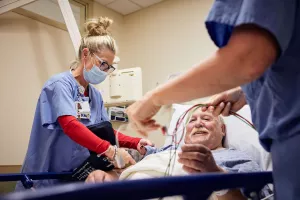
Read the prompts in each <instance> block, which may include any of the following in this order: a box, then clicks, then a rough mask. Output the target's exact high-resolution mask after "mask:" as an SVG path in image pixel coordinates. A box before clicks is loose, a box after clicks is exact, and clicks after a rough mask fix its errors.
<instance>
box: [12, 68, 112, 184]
mask: <svg viewBox="0 0 300 200" xmlns="http://www.w3.org/2000/svg"><path fill="white" fill-rule="evenodd" d="M78 95H80V93H79V86H78V83H77V81H76V80H75V78H74V77H73V75H72V74H71V73H70V72H69V71H68V72H64V73H61V74H58V75H55V76H53V77H52V78H50V79H49V80H48V81H47V82H46V83H45V85H44V86H43V89H42V92H41V94H40V97H39V100H38V103H37V107H36V111H35V116H34V121H33V126H32V130H31V135H30V141H29V146H28V150H27V154H26V157H25V161H24V163H23V166H22V173H23V172H64V171H70V170H72V169H74V168H76V167H78V166H79V165H80V164H81V163H82V162H83V161H84V160H85V159H87V158H88V157H89V155H90V153H89V151H88V149H87V148H85V147H83V146H81V145H79V144H77V143H76V142H74V141H73V140H71V139H70V138H69V137H68V136H67V135H66V134H65V133H64V132H63V130H62V128H61V127H60V125H59V124H58V122H57V118H58V117H60V116H63V115H71V116H74V117H76V118H77V114H76V110H75V103H74V102H75V101H77V100H78ZM89 98H90V108H91V119H89V120H88V119H81V120H80V121H81V122H82V123H83V124H84V125H86V126H88V125H93V124H96V123H99V122H101V121H108V116H107V113H106V111H105V108H104V104H103V100H102V96H101V94H100V92H99V91H98V90H97V89H96V88H94V87H93V86H92V85H89ZM56 182H57V180H43V181H34V187H35V188H39V187H44V186H48V185H51V184H54V183H56ZM16 189H17V190H20V189H24V188H23V186H22V184H21V183H20V182H18V184H17V187H16Z"/></svg>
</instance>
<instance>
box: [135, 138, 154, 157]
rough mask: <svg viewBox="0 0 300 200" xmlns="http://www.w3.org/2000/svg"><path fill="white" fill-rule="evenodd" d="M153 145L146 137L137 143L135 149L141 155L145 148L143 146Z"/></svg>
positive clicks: (143, 153) (144, 152)
mask: <svg viewBox="0 0 300 200" xmlns="http://www.w3.org/2000/svg"><path fill="white" fill-rule="evenodd" d="M147 145H149V146H154V144H153V143H152V142H151V141H150V140H147V139H141V140H140V141H139V143H138V145H137V151H138V152H139V153H140V154H141V155H145V154H146V152H147V150H146V148H145V146H147Z"/></svg>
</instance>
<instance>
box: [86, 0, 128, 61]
mask: <svg viewBox="0 0 300 200" xmlns="http://www.w3.org/2000/svg"><path fill="white" fill-rule="evenodd" d="M92 15H93V17H100V16H103V17H109V18H110V19H112V20H114V23H113V25H112V27H111V31H112V36H113V37H114V38H115V40H116V42H117V45H118V47H119V51H118V56H119V57H121V56H122V53H123V50H124V45H123V43H124V42H123V41H124V37H123V35H124V32H125V31H124V27H123V24H124V19H123V16H122V15H121V14H119V13H116V12H115V11H113V10H111V9H109V8H106V7H104V6H102V5H101V4H99V3H97V2H94V3H93V14H92ZM122 57H123V56H122Z"/></svg>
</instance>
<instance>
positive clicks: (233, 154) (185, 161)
mask: <svg viewBox="0 0 300 200" xmlns="http://www.w3.org/2000/svg"><path fill="white" fill-rule="evenodd" d="M213 111H214V108H213V107H210V108H209V109H208V110H206V111H202V109H197V110H196V111H195V112H194V113H193V114H192V116H191V117H190V120H189V121H188V124H187V127H186V135H185V138H184V144H183V145H182V146H181V150H178V149H177V152H178V153H176V152H175V148H174V146H171V147H170V148H168V149H167V150H165V149H154V148H153V147H152V148H151V147H146V148H147V153H146V156H145V157H144V159H143V160H141V161H140V162H138V163H137V164H135V165H133V166H131V167H129V168H127V169H126V170H124V171H123V172H122V173H120V174H119V173H118V172H116V171H111V172H103V171H99V170H97V171H94V172H92V173H91V174H90V175H89V177H88V178H87V180H86V182H87V183H94V182H106V181H114V180H118V179H127V180H128V179H144V178H154V177H162V176H165V175H166V172H167V171H168V169H167V166H168V164H169V162H170V151H171V153H174V152H175V153H176V160H175V163H174V168H173V167H172V169H173V170H170V172H168V175H187V174H194V173H209V172H220V173H226V172H254V171H261V169H260V167H259V166H258V164H257V163H255V162H254V161H253V160H252V159H251V158H250V157H249V156H248V155H246V154H245V153H243V152H241V151H238V150H235V149H232V148H225V147H224V145H223V141H224V138H225V136H226V126H225V124H224V122H223V120H222V118H221V117H219V116H214V114H213ZM264 192H266V191H264ZM216 194H217V198H218V199H232V200H235V199H245V197H244V196H243V195H242V194H241V192H240V190H229V191H222V192H219V193H216ZM263 196H265V195H263Z"/></svg>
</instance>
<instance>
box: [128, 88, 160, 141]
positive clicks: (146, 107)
mask: <svg viewBox="0 0 300 200" xmlns="http://www.w3.org/2000/svg"><path fill="white" fill-rule="evenodd" d="M152 97H153V96H152V94H151V93H148V94H146V95H145V96H144V97H143V98H142V99H141V100H139V101H137V102H135V103H134V104H132V105H131V106H129V107H128V108H127V109H126V113H127V115H128V118H129V122H130V124H131V126H132V128H133V129H135V130H136V131H137V132H139V133H140V134H141V135H144V136H147V135H148V132H150V131H154V130H156V129H158V128H160V127H161V126H160V125H158V124H156V121H155V120H153V119H152V117H153V116H154V115H155V114H156V113H157V112H158V111H159V109H160V108H161V106H158V105H155V103H154V102H153V98H152Z"/></svg>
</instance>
